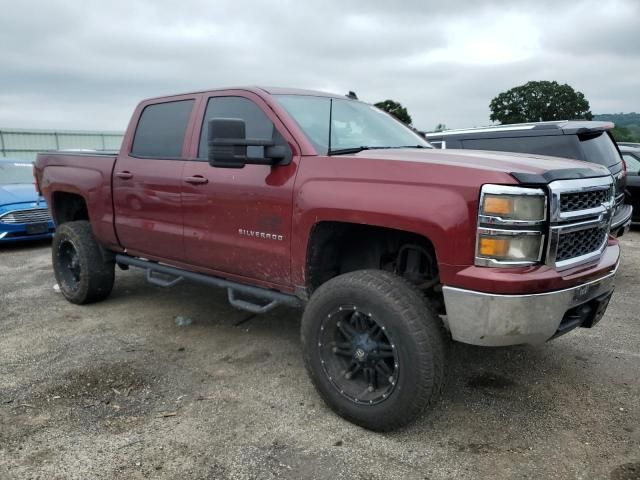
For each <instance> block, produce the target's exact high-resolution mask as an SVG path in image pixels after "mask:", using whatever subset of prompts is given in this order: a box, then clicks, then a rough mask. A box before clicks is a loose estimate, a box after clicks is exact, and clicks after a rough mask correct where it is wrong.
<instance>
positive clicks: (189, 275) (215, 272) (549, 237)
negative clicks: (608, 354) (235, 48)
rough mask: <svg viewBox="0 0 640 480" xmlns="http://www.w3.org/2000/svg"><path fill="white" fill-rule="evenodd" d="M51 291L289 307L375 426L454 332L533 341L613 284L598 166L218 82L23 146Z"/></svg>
mask: <svg viewBox="0 0 640 480" xmlns="http://www.w3.org/2000/svg"><path fill="white" fill-rule="evenodd" d="M34 173H35V177H36V183H37V186H38V189H39V191H41V192H42V193H43V194H44V196H45V197H46V199H47V202H48V205H49V208H50V210H51V214H52V216H53V218H54V220H55V224H56V226H57V230H56V234H55V237H54V240H53V243H52V259H53V268H54V272H55V276H56V279H57V281H58V283H59V285H60V290H61V292H62V293H63V294H64V296H65V297H66V299H67V300H69V301H70V302H73V303H76V304H86V303H90V302H95V301H99V300H103V299H105V298H106V297H107V296H108V295H109V293H110V292H111V289H112V287H113V283H114V271H115V267H116V266H118V267H120V268H121V269H124V270H126V269H128V268H130V267H137V268H141V269H143V270H145V271H146V278H147V280H148V281H149V282H151V283H153V284H156V285H160V286H171V285H173V284H175V283H177V282H179V281H181V280H191V281H195V282H201V283H204V284H206V285H210V286H213V287H220V288H224V289H226V290H227V295H228V300H229V302H230V303H231V304H232V305H233V306H235V307H237V308H240V309H244V310H247V311H250V312H254V313H262V312H267V311H270V310H271V309H273V308H274V307H276V306H278V305H287V306H292V307H303V308H304V313H303V314H302V323H301V339H302V351H303V355H304V362H305V365H306V368H307V371H308V373H309V376H310V377H311V380H312V382H313V384H314V385H315V387H316V389H317V391H318V393H319V394H320V396H321V397H322V398H323V399H324V400H325V401H326V403H327V404H328V405H329V406H330V407H331V408H332V409H333V410H334V411H335V412H337V413H338V414H339V415H342V416H343V417H345V418H346V419H348V420H350V421H352V422H354V423H356V424H359V425H361V426H363V427H366V428H369V429H373V430H391V429H394V428H398V427H400V426H401V425H404V424H406V423H407V422H409V421H411V420H412V419H414V418H415V417H416V416H417V415H418V414H419V413H420V412H421V411H422V410H423V409H424V408H425V407H427V406H428V405H429V404H430V403H431V402H432V401H433V400H434V399H435V398H437V395H438V393H439V391H440V390H441V387H442V384H443V378H444V373H445V369H446V368H447V365H446V353H447V346H448V343H449V342H450V341H451V340H454V341H459V342H465V343H469V344H473V345H481V346H488V347H490V346H504V345H517V344H541V343H543V342H546V341H547V340H549V339H552V338H554V337H556V336H558V335H561V334H563V333H566V332H567V331H569V330H571V329H572V328H574V327H578V326H581V327H592V326H593V325H595V324H596V322H598V321H599V320H600V319H601V317H602V316H603V314H604V312H605V309H606V307H607V304H608V302H609V299H610V298H611V294H612V292H613V289H614V277H615V274H616V270H617V268H618V258H619V247H618V243H617V240H616V239H615V238H613V237H612V236H610V235H609V233H608V232H609V227H610V222H611V216H612V210H613V207H614V204H615V200H614V191H615V187H614V180H613V178H612V176H611V174H610V172H609V170H607V168H606V167H604V166H601V165H596V164H593V163H586V162H580V161H576V160H568V159H567V160H565V159H561V158H552V157H546V158H541V157H536V156H532V155H525V154H513V153H501V152H486V151H471V150H435V149H432V148H430V146H429V144H428V143H427V142H425V141H424V140H423V139H422V138H421V137H420V136H418V135H417V134H415V133H414V132H413V131H412V130H410V129H409V128H407V127H406V126H404V125H403V124H401V123H400V122H398V121H396V120H395V119H393V118H392V117H390V116H389V115H387V114H386V113H384V112H382V111H380V110H378V109H376V108H375V107H373V106H371V105H368V104H366V103H363V102H360V101H357V100H355V99H351V98H345V97H341V96H338V95H330V94H326V93H322V92H314V91H303V90H293V89H277V88H234V89H224V90H212V91H203V92H196V93H189V94H182V95H176V96H169V97H162V98H154V99H149V100H145V101H143V102H141V103H140V104H139V105H138V106H137V108H136V110H135V111H134V113H133V116H132V119H131V122H130V124H129V127H128V129H127V131H126V134H125V136H124V140H123V143H122V148H121V151H120V152H119V153H118V154H117V155H111V154H106V153H103V154H100V153H95V154H85V153H79V152H75V153H64V152H52V153H41V154H39V155H38V159H37V162H36V167H35V170H34Z"/></svg>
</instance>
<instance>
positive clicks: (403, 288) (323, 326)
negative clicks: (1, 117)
mask: <svg viewBox="0 0 640 480" xmlns="http://www.w3.org/2000/svg"><path fill="white" fill-rule="evenodd" d="M301 331H302V343H303V349H304V358H305V365H306V367H307V370H308V372H309V375H310V376H311V379H312V381H313V383H314V385H315V387H316V389H317V390H318V392H319V394H320V395H321V396H322V398H323V399H324V400H325V402H326V403H327V404H328V405H329V406H330V407H331V408H332V409H333V410H334V411H335V412H336V413H338V414H339V415H341V416H343V417H344V418H346V419H347V420H349V421H351V422H353V423H356V424H358V425H360V426H362V427H365V428H368V429H371V430H378V431H385V430H393V429H395V428H398V427H401V426H402V425H405V424H407V423H409V422H410V421H411V420H413V419H414V418H415V417H416V416H417V415H419V414H420V412H421V411H422V410H423V409H424V408H425V407H426V406H427V405H428V404H429V403H430V402H432V401H433V400H434V399H435V398H437V395H438V393H439V392H440V390H441V387H442V383H443V377H444V361H445V348H446V340H445V338H444V335H443V330H442V326H441V322H440V319H439V318H438V316H437V315H436V314H435V313H433V312H432V310H431V309H430V308H429V306H428V305H427V303H426V300H425V299H424V298H423V296H422V295H421V294H420V292H419V291H418V290H417V289H415V288H414V287H413V286H412V285H410V284H409V283H407V282H406V281H405V280H404V279H402V278H401V277H398V276H397V275H394V274H391V273H388V272H384V271H379V270H361V271H357V272H352V273H347V274H344V275H340V276H338V277H335V278H333V279H331V280H329V281H328V282H326V283H325V284H324V285H322V286H321V287H320V288H319V289H318V290H317V292H315V293H314V295H313V296H312V297H311V300H310V301H309V304H308V306H307V308H306V310H305V312H304V315H303V317H302V327H301Z"/></svg>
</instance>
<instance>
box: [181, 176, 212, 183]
mask: <svg viewBox="0 0 640 480" xmlns="http://www.w3.org/2000/svg"><path fill="white" fill-rule="evenodd" d="M184 181H185V182H187V183H190V184H192V185H202V184H205V183H209V180H208V179H206V178H204V177H203V176H202V175H194V176H193V177H187V178H185V179H184Z"/></svg>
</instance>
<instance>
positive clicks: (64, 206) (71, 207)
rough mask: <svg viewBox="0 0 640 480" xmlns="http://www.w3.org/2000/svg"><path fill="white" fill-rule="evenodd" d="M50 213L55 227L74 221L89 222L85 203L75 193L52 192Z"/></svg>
mask: <svg viewBox="0 0 640 480" xmlns="http://www.w3.org/2000/svg"><path fill="white" fill-rule="evenodd" d="M52 211H53V218H54V219H55V222H56V225H62V224H63V223H67V222H73V221H76V220H89V211H88V210H87V202H85V200H84V198H83V197H82V196H81V195H78V194H76V193H68V192H54V194H53V208H52Z"/></svg>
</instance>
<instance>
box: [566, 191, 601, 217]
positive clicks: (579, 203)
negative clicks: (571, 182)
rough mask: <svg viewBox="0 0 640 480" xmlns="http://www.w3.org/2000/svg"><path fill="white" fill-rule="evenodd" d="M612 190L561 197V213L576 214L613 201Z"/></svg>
mask: <svg viewBox="0 0 640 480" xmlns="http://www.w3.org/2000/svg"><path fill="white" fill-rule="evenodd" d="M611 192H612V188H604V189H600V190H592V191H589V192H570V193H563V194H561V195H560V211H561V212H576V211H578V210H588V209H591V208H596V207H599V206H600V205H602V204H603V203H606V202H608V201H609V200H610V199H611Z"/></svg>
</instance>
